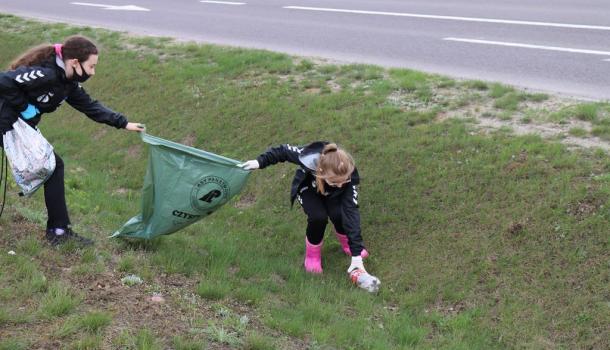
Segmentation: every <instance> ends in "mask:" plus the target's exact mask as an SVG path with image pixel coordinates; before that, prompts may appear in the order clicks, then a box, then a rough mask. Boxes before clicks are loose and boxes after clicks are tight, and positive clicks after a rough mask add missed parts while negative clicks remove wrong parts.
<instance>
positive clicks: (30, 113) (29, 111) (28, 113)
mask: <svg viewBox="0 0 610 350" xmlns="http://www.w3.org/2000/svg"><path fill="white" fill-rule="evenodd" d="M39 113H40V111H39V110H38V108H36V106H34V105H31V104H28V107H27V108H26V109H24V110H23V111H22V112H21V116H22V117H23V119H25V120H28V119H32V118H34V117H35V116H37V115H38V114H39Z"/></svg>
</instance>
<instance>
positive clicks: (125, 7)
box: [71, 2, 150, 11]
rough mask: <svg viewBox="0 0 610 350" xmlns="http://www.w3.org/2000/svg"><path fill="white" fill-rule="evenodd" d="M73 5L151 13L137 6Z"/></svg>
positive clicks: (77, 3)
mask: <svg viewBox="0 0 610 350" xmlns="http://www.w3.org/2000/svg"><path fill="white" fill-rule="evenodd" d="M71 4H72V5H80V6H92V7H103V8H104V10H119V11H150V10H149V9H147V8H144V7H140V6H135V5H105V4H93V3H90V2H71Z"/></svg>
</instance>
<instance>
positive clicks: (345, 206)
mask: <svg viewBox="0 0 610 350" xmlns="http://www.w3.org/2000/svg"><path fill="white" fill-rule="evenodd" d="M327 144H328V142H326V141H316V142H313V143H310V144H309V145H307V146H304V147H299V146H292V145H289V144H284V145H280V146H278V147H271V148H269V149H268V150H267V151H266V152H265V153H263V154H261V155H260V156H258V157H257V158H256V160H257V161H258V164H259V166H260V168H261V169H263V168H265V167H267V166H269V165H273V164H277V163H279V162H286V161H287V162H290V163H294V164H297V165H299V168H298V169H297V171H296V173H295V175H294V179H293V180H292V186H291V188H290V203H291V204H293V203H294V200H295V199H296V197H297V194H298V193H299V191H301V189H302V188H304V187H306V186H308V184H311V183H312V181H314V180H315V174H316V169H317V164H318V160H319V159H320V153H321V152H322V150H323V149H324V146H326V145H327ZM359 184H360V176H359V175H358V170H357V169H354V172H353V173H352V176H351V179H350V182H348V183H347V184H345V185H343V186H341V187H340V188H332V187H331V188H330V190H329V191H328V192H329V194H328V196H329V197H335V196H337V197H339V198H340V201H339V202H340V203H341V221H342V224H343V228H344V229H345V230H346V231H347V232H341V233H343V234H346V235H347V237H348V241H349V247H350V251H351V252H352V256H359V255H360V253H361V252H362V249H364V245H363V242H362V234H361V230H360V212H359V209H358V190H357V186H358V185H359Z"/></svg>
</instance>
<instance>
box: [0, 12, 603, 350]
mask: <svg viewBox="0 0 610 350" xmlns="http://www.w3.org/2000/svg"><path fill="white" fill-rule="evenodd" d="M0 25H2V26H3V28H4V29H3V31H2V32H0V41H1V42H2V43H3V49H2V50H1V51H0V63H1V65H2V66H6V64H7V63H8V62H9V60H10V59H11V58H13V57H14V56H15V55H17V53H19V52H21V51H22V50H24V49H25V48H27V47H29V46H30V45H34V44H38V43H39V42H40V41H41V40H44V41H49V42H57V41H60V40H61V39H62V38H63V37H65V36H67V35H69V34H73V33H75V32H77V31H78V32H81V33H83V34H86V35H88V36H90V37H92V38H94V39H95V40H96V41H97V42H98V43H99V44H100V49H101V55H100V62H99V65H98V67H97V71H98V72H97V75H96V76H95V78H94V79H91V81H88V82H87V83H86V84H85V85H84V86H85V88H86V89H87V90H88V91H89V92H90V93H91V94H92V95H93V96H94V97H95V98H97V99H99V100H100V101H103V103H104V104H106V105H107V106H109V107H111V108H113V109H115V110H117V111H121V112H123V113H125V114H126V115H127V116H128V117H129V118H130V120H132V121H137V122H142V123H145V124H146V125H147V128H148V131H149V132H150V133H151V134H154V135H158V136H160V137H163V138H167V139H171V140H175V141H178V142H183V141H185V140H188V141H189V142H190V143H192V144H193V145H194V146H195V147H198V148H201V149H205V150H207V151H211V152H215V153H219V154H222V155H225V156H228V157H232V158H235V159H240V160H246V159H251V158H254V157H256V156H257V155H258V154H259V153H260V152H262V151H264V150H265V149H266V148H267V147H268V146H269V145H275V144H279V143H285V142H290V143H297V144H304V143H306V142H310V141H313V140H318V139H326V140H333V141H336V142H338V143H340V144H342V145H343V146H345V148H346V149H348V150H349V151H351V152H352V153H353V155H354V157H355V159H356V162H357V165H358V168H359V170H360V173H361V175H362V185H361V190H360V196H361V199H360V204H361V215H362V230H363V235H364V240H365V243H366V244H367V248H368V249H369V250H370V251H371V253H372V256H371V257H370V258H369V259H368V260H367V261H366V265H367V269H368V270H370V272H371V273H374V274H376V275H377V276H378V277H379V278H380V279H381V281H382V289H381V291H380V293H379V294H378V295H369V294H367V293H365V292H363V291H361V290H358V289H357V288H355V287H353V286H352V285H351V284H350V282H349V281H348V279H347V274H346V273H345V270H346V268H347V267H348V264H349V258H348V257H346V256H345V255H344V254H343V253H342V252H341V251H340V247H339V245H338V244H337V243H336V242H335V239H334V237H333V235H332V230H331V228H329V229H328V237H327V239H326V241H325V246H324V253H323V254H324V257H323V264H324V274H323V275H321V276H308V275H306V274H304V273H303V271H302V254H303V234H304V229H305V225H306V218H305V217H304V215H303V214H302V212H301V210H300V209H299V208H294V209H292V210H291V209H290V207H289V204H288V189H289V186H290V182H291V178H292V175H293V174H294V166H288V165H279V166H276V167H273V168H270V169H266V170H262V171H257V172H255V173H253V174H252V176H251V177H250V180H249V181H250V183H249V184H248V186H247V188H246V189H245V190H244V192H243V193H242V196H244V197H246V196H248V197H249V198H253V199H252V201H251V203H250V204H249V205H247V206H240V205H236V202H235V201H232V202H230V203H229V204H227V205H226V206H225V207H223V208H222V210H219V211H218V212H216V213H214V215H212V216H210V217H208V218H206V219H205V220H203V221H202V222H200V223H198V224H195V225H192V226H190V227H188V228H186V229H184V230H183V231H181V232H179V233H176V234H174V235H170V236H167V237H161V238H158V239H156V240H153V241H151V242H127V241H118V240H109V239H107V236H108V235H109V234H110V233H111V232H113V231H114V230H115V229H117V228H118V227H120V226H121V225H122V224H123V223H124V222H125V221H126V220H127V219H128V218H130V217H132V216H133V215H135V214H137V212H138V206H139V205H140V197H139V193H140V188H141V186H142V178H143V175H144V172H145V167H146V162H147V149H146V147H145V146H144V145H143V144H142V142H141V141H140V139H139V138H138V136H137V135H135V134H132V133H127V132H125V131H120V130H114V129H112V128H108V127H106V126H104V125H99V124H96V123H93V122H91V121H90V120H88V119H87V118H86V117H85V116H82V115H81V114H79V113H78V112H76V111H74V110H73V109H71V108H70V107H68V106H63V107H62V108H60V109H59V110H58V111H57V112H56V113H54V114H53V116H48V117H44V118H43V122H42V123H41V125H40V129H41V130H42V132H43V133H44V135H45V136H46V137H47V138H48V139H49V140H50V141H51V142H52V143H53V144H54V146H55V149H56V151H57V152H58V153H59V154H61V155H62V157H63V158H64V161H65V163H66V190H67V199H68V203H69V207H70V213H71V215H72V221H73V222H74V223H75V229H76V230H77V231H78V232H80V233H82V234H83V235H84V236H87V237H92V238H95V239H96V241H97V244H96V247H95V248H94V249H85V250H82V249H79V248H78V247H68V248H62V249H51V248H49V247H48V246H47V245H46V244H43V243H41V242H42V241H41V240H40V239H39V238H38V237H39V236H40V232H41V231H42V230H41V229H40V228H41V227H42V226H43V225H44V223H45V219H46V218H45V212H44V203H43V200H42V193H37V194H36V195H35V196H34V198H32V199H29V200H26V201H21V200H19V201H18V200H17V199H16V197H15V192H16V190H15V188H12V189H11V197H10V202H9V203H10V204H9V205H10V206H11V207H10V210H9V211H8V213H7V214H5V215H6V216H5V217H3V219H2V220H3V221H2V225H3V228H4V227H5V226H4V225H5V224H6V225H7V226H8V224H11V225H12V226H11V227H21V223H22V222H25V223H27V224H28V225H30V226H29V227H38V228H39V230H38V231H37V230H36V229H33V230H32V232H21V236H15V237H18V238H15V239H16V240H18V242H14V243H15V244H13V242H11V241H9V240H6V239H4V238H3V240H2V242H3V243H2V251H3V252H5V251H8V250H11V249H12V250H16V251H17V253H18V255H16V256H9V255H7V254H5V253H2V254H1V255H0V262H1V263H2V266H3V269H2V270H0V301H2V309H1V311H0V322H3V323H2V330H0V332H9V333H10V334H11V335H15V334H17V333H20V334H19V335H20V337H21V338H20V339H23V341H24V343H23V344H25V345H24V346H25V347H26V348H27V346H29V344H33V343H36V342H37V341H40V340H41V338H44V337H52V336H53V332H55V333H54V334H55V336H56V337H60V338H61V339H62V341H63V340H65V344H67V345H66V346H67V347H72V348H95V347H100V348H126V349H163V348H170V347H175V348H185V349H190V348H195V349H196V348H200V345H201V344H204V345H203V346H205V344H210V347H219V348H222V347H227V346H234V347H238V346H242V347H245V348H251V349H260V348H273V347H276V348H278V349H282V348H291V347H290V346H288V345H292V348H299V347H298V346H301V347H303V346H305V347H310V348H316V347H318V348H346V349H350V348H362V349H400V348H407V349H408V348H423V349H429V348H434V349H506V348H532V349H538V348H607V347H608V346H609V345H610V342H609V340H608V339H607V337H604V334H605V333H607V325H608V324H610V318H609V317H610V316H609V314H610V313H609V312H608V311H609V310H608V300H607V295H608V264H607V251H608V243H609V241H608V234H607V228H608V226H609V225H608V224H609V220H610V203H608V202H609V199H610V180H609V179H608V176H607V173H608V170H610V161H608V159H607V154H606V153H605V152H603V151H569V150H568V149H566V147H565V146H563V145H561V144H559V143H557V142H553V141H549V140H543V139H541V138H539V137H536V136H532V135H529V136H521V137H516V136H514V135H512V134H510V133H509V132H508V131H506V130H499V131H496V132H491V133H489V134H482V133H478V132H476V131H475V130H473V127H472V125H471V124H470V123H468V122H466V121H461V120H456V119H448V120H445V121H442V122H441V121H440V120H441V118H439V116H440V115H442V114H444V113H446V112H448V111H449V110H452V109H453V108H462V107H469V108H470V107H471V108H473V110H475V111H476V108H477V107H479V105H480V106H483V105H488V106H492V105H493V106H495V108H498V109H500V110H498V111H493V113H492V112H488V111H484V110H483V109H480V110H479V111H478V112H476V113H478V114H485V113H488V115H489V116H490V117H491V116H494V115H496V114H497V115H498V116H500V118H509V117H510V118H512V116H513V115H516V114H517V113H518V112H521V111H522V109H523V108H524V107H523V105H525V104H526V103H525V101H527V104H528V105H529V104H534V105H535V104H536V103H537V102H542V101H545V100H546V99H545V98H543V96H536V97H532V96H530V95H526V94H524V93H522V92H518V91H517V90H515V89H514V88H511V87H507V86H504V85H500V84H494V83H485V85H486V86H487V88H486V89H485V88H483V85H484V84H483V83H481V82H473V83H468V84H465V85H463V84H461V83H460V84H456V83H455V82H453V81H452V80H450V79H447V78H439V77H436V76H432V75H427V74H424V73H421V72H416V71H410V70H400V69H391V70H384V69H382V68H379V67H374V66H368V65H341V66H337V65H328V66H327V65H318V64H315V63H313V62H311V61H307V60H303V59H297V58H293V57H290V56H287V55H283V54H277V53H270V52H265V51H256V50H246V49H231V48H226V47H216V46H210V45H199V44H195V43H182V44H179V43H173V42H171V41H168V40H166V39H159V38H138V37H132V36H126V35H124V34H120V33H113V32H108V31H103V30H98V29H90V28H83V29H78V30H76V29H74V28H73V27H70V26H66V25H50V24H46V23H37V22H25V21H23V20H20V19H17V18H15V17H10V16H0ZM331 87H332V88H331ZM316 89H319V91H318V90H316ZM462 90H464V91H462ZM481 91H487V92H481ZM443 93H453V94H454V95H452V96H444V95H443ZM393 96H394V97H395V96H399V98H398V100H399V101H398V102H397V103H394V104H392V103H389V100H390V97H393ZM547 97H548V96H547ZM437 102H438V103H437ZM593 111H595V112H596V113H593ZM541 113H542V112H541ZM547 114H548V115H546V117H548V119H553V118H555V119H554V120H556V121H562V120H563V121H565V120H569V119H570V118H577V119H582V120H586V121H591V122H593V124H594V129H593V131H592V133H593V134H594V135H599V136H600V137H604V135H606V131H607V130H605V129H603V130H602V128H605V127H606V124H605V123H606V122H604V121H605V120H608V118H607V109H606V107H605V105H603V104H601V105H597V107H595V108H594V107H590V106H587V107H577V106H570V107H569V108H566V109H565V110H561V111H554V110H553V111H549V112H548V113H547ZM542 117H545V116H544V115H543V116H541V118H542ZM595 127H597V128H598V129H595ZM576 133H578V131H576ZM36 225H38V226H36ZM3 237H4V236H3ZM63 268H65V269H68V268H70V270H69V271H67V270H63ZM87 271H89V273H88V272H87ZM132 273H133V274H136V275H138V276H140V277H141V278H142V279H143V280H144V283H143V284H142V285H138V286H132V287H129V288H127V287H125V286H123V285H122V284H121V283H120V279H121V278H122V277H124V276H125V275H127V274H132ZM98 279H99V280H98ZM104 279H107V280H108V281H106V280H104ZM72 281H78V282H80V285H79V286H86V287H84V288H80V287H79V289H76V288H77V287H76V286H73V285H71V283H72ZM89 288H94V289H95V288H97V289H95V290H96V291H97V293H100V290H102V291H103V290H105V289H104V288H109V290H110V291H114V292H117V293H119V292H120V293H126V294H125V295H126V296H127V295H128V296H129V297H132V298H135V300H140V301H141V302H147V300H148V297H149V296H150V295H151V294H152V293H153V292H157V291H159V290H161V291H163V292H164V296H165V297H166V300H167V301H166V303H165V304H163V306H159V307H160V308H165V309H161V310H164V311H163V312H159V313H158V314H155V313H150V314H145V313H142V315H141V317H142V318H143V319H142V320H132V319H129V318H127V317H126V316H125V314H121V312H122V311H121V310H120V311H118V312H117V313H116V314H115V313H114V312H113V313H112V316H110V311H107V310H100V306H98V305H99V304H96V303H99V302H100V301H99V300H97V299H95V296H96V295H98V294H96V293H94V292H92V291H90V290H89ZM113 288H114V289H113ZM128 293H132V294H128ZM138 298H139V299H138ZM113 303H116V300H115V301H114V302H113V301H108V302H107V303H106V304H104V305H105V306H104V307H108V310H112V309H111V308H112V307H120V305H115V304H113ZM92 304H94V305H96V306H95V307H94V308H93V309H91V308H92V306H91V305H92ZM214 305H219V306H218V310H217V311H216V310H215V309H214ZM19 307H24V309H23V310H21V312H22V315H21V316H20V315H19V314H17V313H13V312H12V311H13V310H18V309H19ZM151 308H152V306H151ZM96 310H100V311H96ZM226 310H230V311H226ZM206 312H207V313H206ZM246 314H247V315H250V316H251V317H250V319H252V321H247V319H245V318H243V316H244V315H246ZM28 315H29V316H28ZM151 315H154V316H151ZM122 317H125V318H124V319H122ZM118 318H121V319H120V320H118ZM18 319H21V322H22V323H18V322H16V320H18ZM138 321H141V322H138ZM166 321H167V322H170V323H171V324H175V325H177V326H180V327H182V331H181V332H178V333H175V332H174V331H173V330H171V329H170V330H167V333H163V331H164V330H166V328H167V327H165V326H164V325H165V323H164V322H166ZM111 322H112V323H113V324H114V322H117V324H120V325H121V327H123V326H125V325H127V329H125V330H124V331H123V332H121V333H119V334H117V333H116V332H115V333H112V334H110V333H104V332H107V330H108V329H109V328H112V327H110V326H109V324H110V323H111ZM122 322H124V323H122ZM23 323H25V325H24V324H23ZM143 323H145V324H146V325H145V326H143ZM149 324H150V327H151V328H150V329H147V328H146V326H148V325H149ZM40 325H44V326H45V327H44V328H43V327H40ZM41 328H42V329H43V331H42V333H43V334H39V333H37V331H36V329H38V330H40V329H41ZM153 329H154V330H153ZM45 332H46V333H45ZM170 333H171V334H170ZM2 335H4V333H2ZM176 336H181V338H179V340H176V339H175V337H176ZM62 337H63V338H62ZM0 344H2V345H1V346H5V347H8V348H10V346H12V348H19V347H18V346H20V345H19V344H21V343H19V344H18V343H14V344H11V343H9V342H7V341H4V339H3V340H2V343H0ZM5 344H8V345H5ZM15 344H16V345H15ZM295 344H297V345H295ZM22 348H23V347H22Z"/></svg>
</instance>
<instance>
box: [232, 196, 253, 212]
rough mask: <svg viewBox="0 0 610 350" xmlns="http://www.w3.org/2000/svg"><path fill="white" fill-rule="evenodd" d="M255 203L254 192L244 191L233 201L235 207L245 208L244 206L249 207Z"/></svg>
mask: <svg viewBox="0 0 610 350" xmlns="http://www.w3.org/2000/svg"><path fill="white" fill-rule="evenodd" d="M255 203H256V196H254V194H252V193H245V194H244V195H242V196H241V197H239V200H238V201H237V202H235V208H238V209H246V208H250V207H251V206H253V205H254V204H255Z"/></svg>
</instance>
